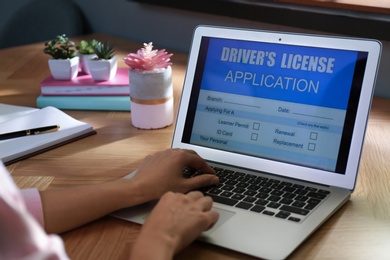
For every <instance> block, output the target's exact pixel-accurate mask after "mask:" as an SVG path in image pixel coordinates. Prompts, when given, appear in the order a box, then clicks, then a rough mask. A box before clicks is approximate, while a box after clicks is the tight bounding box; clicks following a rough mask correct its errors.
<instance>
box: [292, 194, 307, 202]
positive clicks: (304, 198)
mask: <svg viewBox="0 0 390 260" xmlns="http://www.w3.org/2000/svg"><path fill="white" fill-rule="evenodd" d="M308 199H309V198H308V197H306V196H302V195H298V196H296V197H295V200H297V201H302V202H304V201H306V200H308Z"/></svg>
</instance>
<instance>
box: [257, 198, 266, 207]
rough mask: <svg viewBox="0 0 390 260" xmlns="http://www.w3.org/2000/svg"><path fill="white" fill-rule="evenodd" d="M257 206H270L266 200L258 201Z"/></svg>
mask: <svg viewBox="0 0 390 260" xmlns="http://www.w3.org/2000/svg"><path fill="white" fill-rule="evenodd" d="M255 204H256V205H261V206H265V205H267V204H268V201H266V200H263V199H258V200H257V201H256V202H255Z"/></svg>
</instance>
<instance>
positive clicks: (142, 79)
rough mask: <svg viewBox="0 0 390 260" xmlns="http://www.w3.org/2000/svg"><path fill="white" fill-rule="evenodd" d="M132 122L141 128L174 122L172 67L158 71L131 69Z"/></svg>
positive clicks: (160, 126) (153, 127)
mask: <svg viewBox="0 0 390 260" xmlns="http://www.w3.org/2000/svg"><path fill="white" fill-rule="evenodd" d="M129 77H130V78H129V80H130V101H131V122H132V124H133V126H135V127H137V128H140V129H158V128H163V127H166V126H169V125H171V124H172V123H173V115H174V113H173V112H174V111H173V85H172V68H171V67H168V68H166V69H164V70H162V71H158V72H148V71H146V72H138V71H134V70H129Z"/></svg>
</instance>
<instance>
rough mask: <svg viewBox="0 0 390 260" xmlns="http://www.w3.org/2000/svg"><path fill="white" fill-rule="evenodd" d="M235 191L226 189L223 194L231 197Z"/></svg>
mask: <svg viewBox="0 0 390 260" xmlns="http://www.w3.org/2000/svg"><path fill="white" fill-rule="evenodd" d="M233 194H234V193H233V192H231V191H224V192H222V193H221V196H224V197H230V196H232V195H233Z"/></svg>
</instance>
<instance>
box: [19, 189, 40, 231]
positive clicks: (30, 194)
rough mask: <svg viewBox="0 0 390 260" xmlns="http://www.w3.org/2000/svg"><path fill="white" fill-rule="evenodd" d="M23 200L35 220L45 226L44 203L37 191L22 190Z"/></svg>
mask: <svg viewBox="0 0 390 260" xmlns="http://www.w3.org/2000/svg"><path fill="white" fill-rule="evenodd" d="M21 193H22V197H23V200H24V202H25V204H26V208H27V211H28V212H30V214H31V215H32V216H33V217H34V218H35V220H36V221H37V222H38V223H39V224H40V225H41V227H43V226H44V219H43V210H42V201H41V196H40V195H39V191H38V190H37V189H26V190H21Z"/></svg>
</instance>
